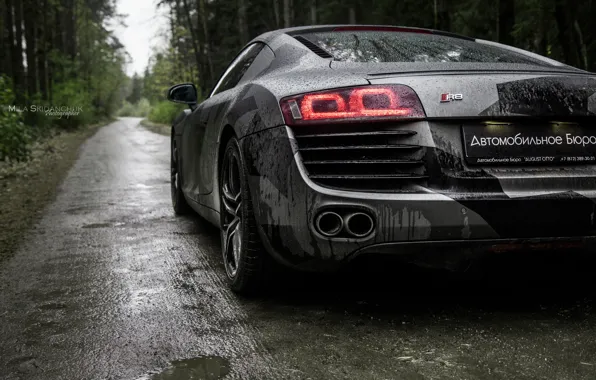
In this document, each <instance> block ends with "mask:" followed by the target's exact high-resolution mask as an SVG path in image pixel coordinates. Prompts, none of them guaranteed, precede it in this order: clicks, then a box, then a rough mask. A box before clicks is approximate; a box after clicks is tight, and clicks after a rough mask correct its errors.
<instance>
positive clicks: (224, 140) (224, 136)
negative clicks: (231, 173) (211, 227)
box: [213, 124, 237, 212]
mask: <svg viewBox="0 0 596 380" xmlns="http://www.w3.org/2000/svg"><path fill="white" fill-rule="evenodd" d="M232 137H237V136H236V131H234V127H232V126H231V125H230V124H226V125H225V126H224V127H223V128H222V130H221V133H220V135H219V142H218V144H217V155H216V162H215V167H216V168H217V169H216V170H215V171H214V177H215V178H213V185H214V186H213V195H214V197H213V201H214V205H215V208H216V211H217V212H220V211H221V210H220V200H219V173H220V171H221V163H222V158H223V155H224V153H225V151H226V146H227V145H228V141H230V139H231V138H232Z"/></svg>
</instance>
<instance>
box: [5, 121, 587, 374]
mask: <svg viewBox="0 0 596 380" xmlns="http://www.w3.org/2000/svg"><path fill="white" fill-rule="evenodd" d="M139 122H140V119H133V118H124V119H121V120H120V121H118V122H115V123H113V124H111V125H109V126H107V127H104V128H102V129H101V130H100V131H98V132H97V133H96V134H95V135H94V136H93V137H91V138H90V139H89V140H88V141H87V142H86V143H85V144H84V145H83V146H82V150H81V154H80V156H79V158H78V160H77V161H76V163H75V164H74V166H73V167H72V169H71V170H70V171H69V173H68V175H67V176H66V178H65V180H64V181H63V182H62V184H61V186H60V187H59V190H58V195H57V197H56V199H55V201H54V202H53V203H51V205H49V207H47V208H46V209H45V210H44V212H43V214H42V217H41V220H40V221H39V223H38V224H36V226H35V227H34V228H33V229H31V230H30V232H29V233H28V234H27V236H26V239H25V240H24V242H23V244H21V245H20V246H19V248H18V249H17V251H16V252H15V254H14V255H13V256H12V257H11V258H10V259H8V260H5V261H4V263H3V264H2V265H1V267H0V378H1V379H27V380H29V379H44V380H45V379H160V380H165V379H224V378H225V379H453V380H455V379H458V380H459V379H528V380H529V379H557V380H564V379H594V378H596V340H595V339H594V338H595V337H596V331H595V329H596V317H595V315H594V310H593V308H594V297H593V295H594V284H593V282H594V280H593V278H594V276H593V273H594V268H595V261H594V259H592V258H589V257H588V258H586V257H577V256H575V255H572V254H571V253H567V252H563V253H559V254H549V255H546V254H545V255H536V254H533V255H530V254H518V255H515V256H512V255H509V256H498V257H493V258H491V259H490V260H489V261H486V262H483V263H479V264H478V268H479V272H480V273H484V276H483V277H481V278H478V276H476V277H475V278H474V279H470V278H469V277H467V276H462V275H449V274H447V273H444V272H441V271H431V270H421V269H415V268H413V267H410V266H407V265H404V264H401V263H398V262H392V261H385V262H383V263H380V262H378V261H377V262H375V261H373V262H371V261H368V262H361V263H358V265H357V267H354V268H351V270H349V271H346V272H345V273H342V274H338V275H333V276H330V275H327V276H320V275H319V276H314V275H303V274H284V275H283V276H281V278H278V279H277V280H276V282H275V284H274V287H273V288H272V290H271V291H269V292H268V293H266V294H264V295H263V296H261V297H258V298H253V299H247V298H241V297H237V296H236V295H234V294H233V293H231V292H230V291H229V290H228V289H227V288H226V286H225V274H224V269H223V266H222V263H221V259H220V253H219V249H220V247H219V236H218V231H217V230H216V229H215V228H213V227H212V226H209V225H207V224H206V223H205V222H204V221H203V220H202V219H200V218H198V217H175V216H174V215H173V212H172V210H171V207H170V193H169V191H170V190H169V177H168V171H169V166H168V165H169V140H168V137H166V136H162V135H158V134H155V133H152V132H150V131H148V130H146V129H145V128H143V127H142V126H140V124H139Z"/></svg>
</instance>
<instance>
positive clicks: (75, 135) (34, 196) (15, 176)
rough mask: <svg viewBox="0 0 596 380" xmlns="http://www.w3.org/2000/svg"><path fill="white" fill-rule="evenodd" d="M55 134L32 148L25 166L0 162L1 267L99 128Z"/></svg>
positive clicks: (24, 163) (100, 124) (98, 126)
mask: <svg viewBox="0 0 596 380" xmlns="http://www.w3.org/2000/svg"><path fill="white" fill-rule="evenodd" d="M105 124H107V122H104V123H98V124H96V125H91V126H86V127H82V128H80V129H78V130H76V131H71V132H63V133H59V134H56V135H54V136H52V137H50V138H48V139H44V140H42V141H39V142H37V143H35V144H34V145H33V146H32V147H31V159H30V160H29V161H27V162H22V163H16V162H13V163H11V162H0V199H2V201H1V202H0V264H1V262H2V260H4V259H6V258H8V257H10V255H11V254H12V253H13V252H14V249H15V248H16V246H17V245H18V244H19V242H20V241H21V238H22V237H23V232H24V231H27V230H28V229H29V228H30V227H31V226H32V225H33V223H35V221H36V220H37V219H38V217H39V216H40V213H41V212H42V211H43V209H44V207H45V206H46V205H47V204H48V202H51V201H52V200H53V199H54V196H55V193H56V187H57V186H58V185H59V184H60V182H61V181H62V180H63V179H64V177H65V175H66V173H67V172H68V170H69V168H70V167H71V166H72V164H73V163H74V162H75V161H76V159H77V157H78V155H79V146H80V145H81V143H83V142H84V141H85V140H87V138H89V137H90V136H92V135H93V134H94V133H95V132H96V131H97V130H98V129H99V128H100V127H101V126H103V125H105Z"/></svg>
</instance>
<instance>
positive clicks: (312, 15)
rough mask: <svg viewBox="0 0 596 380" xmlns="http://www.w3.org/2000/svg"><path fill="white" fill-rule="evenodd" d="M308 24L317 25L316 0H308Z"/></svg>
mask: <svg viewBox="0 0 596 380" xmlns="http://www.w3.org/2000/svg"><path fill="white" fill-rule="evenodd" d="M310 23H311V25H316V24H317V0H310Z"/></svg>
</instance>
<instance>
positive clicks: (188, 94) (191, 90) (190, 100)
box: [167, 83, 198, 105]
mask: <svg viewBox="0 0 596 380" xmlns="http://www.w3.org/2000/svg"><path fill="white" fill-rule="evenodd" d="M167 96H168V100H169V101H171V102H174V103H183V104H190V105H194V104H197V100H198V96H197V88H196V87H195V85H194V84H192V83H182V84H177V85H174V86H172V87H170V89H169V90H168V95H167Z"/></svg>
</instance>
